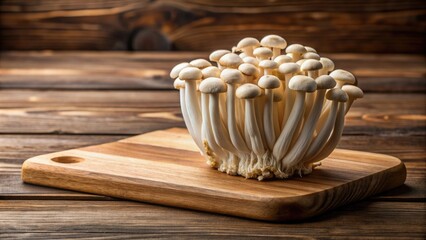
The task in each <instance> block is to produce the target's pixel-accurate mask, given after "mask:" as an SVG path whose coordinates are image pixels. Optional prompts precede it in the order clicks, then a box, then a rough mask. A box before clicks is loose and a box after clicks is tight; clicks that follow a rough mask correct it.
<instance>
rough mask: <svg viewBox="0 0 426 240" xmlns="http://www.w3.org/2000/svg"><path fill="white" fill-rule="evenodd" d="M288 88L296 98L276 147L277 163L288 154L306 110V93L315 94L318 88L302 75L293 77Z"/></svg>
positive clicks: (313, 82) (274, 152)
mask: <svg viewBox="0 0 426 240" xmlns="http://www.w3.org/2000/svg"><path fill="white" fill-rule="evenodd" d="M288 86H289V88H290V89H292V90H294V91H296V98H295V101H294V106H293V109H292V110H291V113H290V116H289V118H288V121H287V122H286V124H285V126H284V129H283V131H282V132H281V134H280V136H279V137H278V139H277V141H276V143H275V145H274V149H273V155H274V158H275V159H276V160H277V161H280V160H281V159H282V158H283V157H284V156H285V154H286V153H287V150H288V147H289V145H290V142H291V140H292V138H293V134H294V132H295V130H296V129H295V127H296V125H297V124H298V122H299V121H301V119H302V116H303V113H304V108H305V95H306V92H313V91H315V90H316V88H317V85H316V83H315V80H314V79H312V78H310V77H306V76H302V75H297V76H294V77H292V78H291V79H290V82H289V84H288Z"/></svg>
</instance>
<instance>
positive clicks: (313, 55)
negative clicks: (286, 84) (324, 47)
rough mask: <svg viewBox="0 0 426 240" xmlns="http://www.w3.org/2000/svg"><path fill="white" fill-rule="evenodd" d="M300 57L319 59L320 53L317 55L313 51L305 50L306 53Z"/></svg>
mask: <svg viewBox="0 0 426 240" xmlns="http://www.w3.org/2000/svg"><path fill="white" fill-rule="evenodd" d="M302 57H303V58H304V59H315V60H320V59H321V57H320V55H318V53H314V52H306V53H304V54H303V56H302Z"/></svg>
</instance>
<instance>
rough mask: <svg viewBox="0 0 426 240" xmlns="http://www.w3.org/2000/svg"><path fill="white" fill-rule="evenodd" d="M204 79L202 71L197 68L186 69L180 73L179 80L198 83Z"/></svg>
mask: <svg viewBox="0 0 426 240" xmlns="http://www.w3.org/2000/svg"><path fill="white" fill-rule="evenodd" d="M202 77H203V74H202V73H201V70H200V69H198V68H196V67H186V68H184V69H182V71H180V73H179V78H180V79H181V80H183V81H196V80H200V79H201V78H202Z"/></svg>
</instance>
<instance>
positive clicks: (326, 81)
mask: <svg viewBox="0 0 426 240" xmlns="http://www.w3.org/2000/svg"><path fill="white" fill-rule="evenodd" d="M315 82H316V83H317V89H330V88H334V87H335V86H336V81H334V79H333V78H332V77H330V76H328V75H322V76H319V77H317V78H316V79H315Z"/></svg>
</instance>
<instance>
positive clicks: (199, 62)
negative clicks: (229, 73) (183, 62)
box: [189, 58, 212, 69]
mask: <svg viewBox="0 0 426 240" xmlns="http://www.w3.org/2000/svg"><path fill="white" fill-rule="evenodd" d="M189 64H191V66H193V67H196V68H198V69H204V68H206V67H210V66H211V65H212V64H211V63H210V62H209V61H207V60H205V59H202V58H199V59H195V60H192V61H191V62H189Z"/></svg>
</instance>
